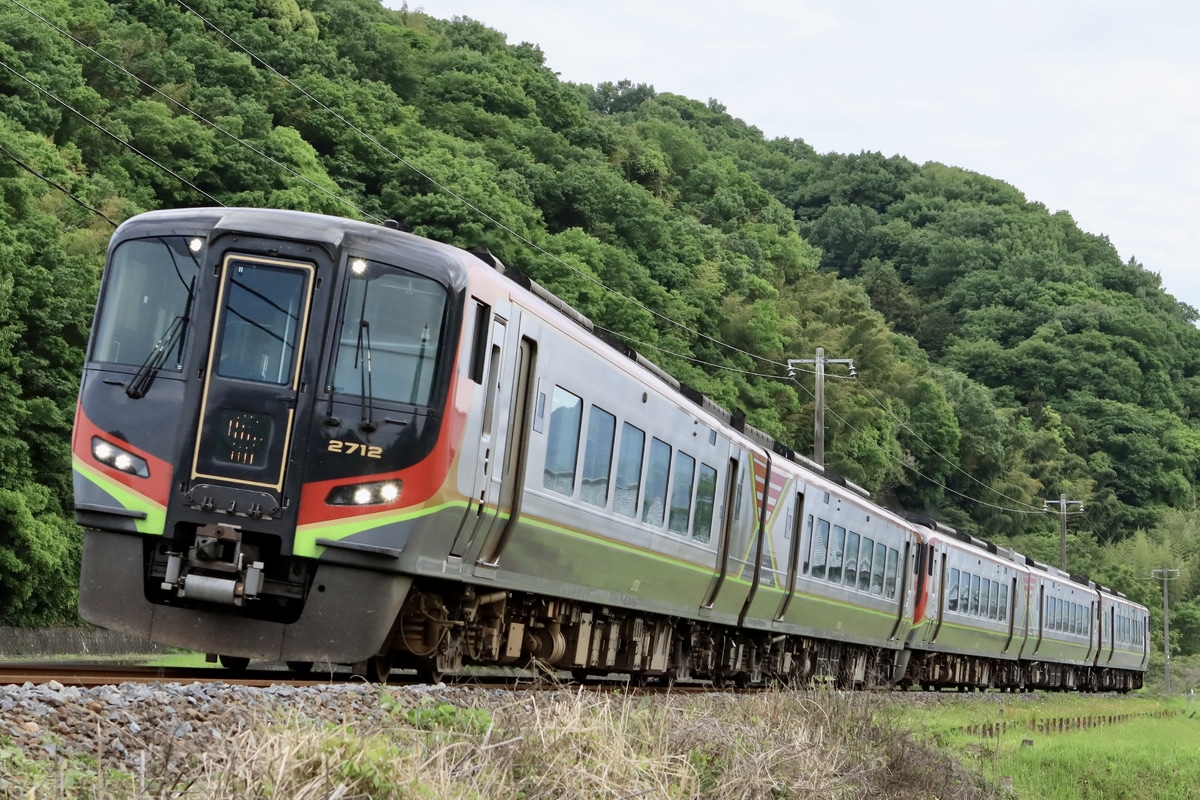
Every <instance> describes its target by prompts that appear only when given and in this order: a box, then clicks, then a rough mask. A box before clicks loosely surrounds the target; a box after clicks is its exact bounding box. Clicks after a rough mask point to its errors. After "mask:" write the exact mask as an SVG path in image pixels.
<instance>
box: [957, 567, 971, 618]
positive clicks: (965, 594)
mask: <svg viewBox="0 0 1200 800" xmlns="http://www.w3.org/2000/svg"><path fill="white" fill-rule="evenodd" d="M958 613H960V614H969V613H971V573H969V572H964V573H963V574H962V577H960V578H959V579H958Z"/></svg>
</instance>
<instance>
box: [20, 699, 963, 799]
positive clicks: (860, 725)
mask: <svg viewBox="0 0 1200 800" xmlns="http://www.w3.org/2000/svg"><path fill="white" fill-rule="evenodd" d="M377 703H378V704H377V705H376V706H373V707H372V709H370V711H371V712H373V713H363V714H359V715H356V721H355V723H354V724H353V725H330V724H328V723H325V722H322V721H320V720H318V719H314V718H312V717H309V716H305V715H302V714H300V713H299V712H298V711H297V710H296V709H295V708H292V707H290V706H286V705H283V704H280V705H277V706H273V707H260V708H256V709H249V710H248V711H247V716H248V717H249V719H248V720H247V723H248V724H245V725H244V727H243V728H242V729H241V730H240V731H236V732H233V731H231V732H229V733H228V735H226V736H223V737H220V742H221V744H220V745H218V746H215V747H214V746H213V742H212V740H211V739H210V740H207V746H206V747H204V748H199V747H196V748H195V749H192V750H187V749H186V746H185V745H183V744H181V743H180V742H172V741H171V740H170V739H164V740H163V741H162V746H161V748H159V749H158V750H156V752H153V753H148V754H147V755H146V756H145V764H146V767H145V768H144V769H140V770H138V769H135V770H127V769H124V768H122V769H121V770H115V769H114V766H115V765H113V764H109V763H107V762H105V763H104V764H98V763H97V762H96V761H95V758H94V757H90V756H77V757H74V758H72V759H68V758H66V757H63V756H61V755H60V757H58V758H51V757H49V756H46V755H45V754H44V753H35V754H32V755H25V754H22V753H20V752H18V751H17V750H16V749H15V748H14V747H13V746H12V745H11V743H6V742H3V741H0V797H9V796H12V797H18V796H19V797H37V798H59V797H85V798H86V797H104V798H111V800H126V799H127V798H128V799H129V800H132V798H143V797H172V796H186V797H188V798H197V799H198V800H208V799H209V798H212V799H214V800H215V798H226V797H271V798H332V797H339V798H350V797H357V798H375V799H376V800H400V798H405V799H406V800H407V799H408V798H446V799H447V800H457V799H458V798H462V800H478V799H482V798H496V800H518V799H520V800H535V799H536V798H556V799H557V798H589V799H591V798H611V799H612V800H618V799H619V798H662V799H663V800H667V799H670V800H682V799H683V798H713V799H714V800H716V799H717V798H720V799H721V800H725V799H726V798H745V799H746V800H758V799H759V798H761V799H762V800H789V799H790V798H797V799H799V798H822V800H824V799H825V798H833V799H834V800H838V799H844V800H851V799H852V798H866V797H873V798H896V799H897V800H927V799H928V798H935V797H936V798H962V799H963V800H967V798H983V797H985V796H986V795H985V794H984V793H983V792H982V791H981V790H980V789H979V787H978V786H977V785H976V784H977V781H976V779H974V778H972V776H971V775H970V774H969V773H967V772H966V771H965V770H963V769H961V768H960V767H959V766H958V765H957V764H956V763H955V762H954V761H953V760H952V759H951V758H949V757H948V756H946V755H944V754H941V753H939V752H937V751H936V750H932V749H929V748H926V747H923V746H922V745H921V744H919V743H918V742H916V741H915V740H914V738H913V737H911V736H909V735H907V734H905V733H903V732H898V731H896V730H895V729H894V728H892V727H891V726H890V725H888V724H886V723H885V724H883V725H880V724H878V723H877V722H876V720H875V718H874V716H873V713H872V710H871V705H872V701H871V698H870V697H867V696H854V695H844V694H838V693H832V692H819V693H798V692H777V693H768V694H761V695H730V694H715V693H714V694H707V695H680V694H673V695H666V696H664V695H659V696H653V697H650V696H634V695H623V694H596V693H592V692H572V691H568V690H559V691H549V692H524V693H494V692H485V691H467V690H454V691H452V692H449V693H438V694H436V695H430V694H426V695H424V696H420V695H415V694H413V693H410V692H406V691H402V690H401V691H393V690H390V689H386V688H385V689H382V690H381V691H380V693H379V695H378V699H377ZM6 787H7V789H8V790H10V791H11V794H6V793H5V792H6Z"/></svg>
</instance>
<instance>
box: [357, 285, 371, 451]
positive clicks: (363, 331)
mask: <svg viewBox="0 0 1200 800" xmlns="http://www.w3.org/2000/svg"><path fill="white" fill-rule="evenodd" d="M364 305H365V303H364ZM354 366H356V367H358V374H359V382H360V383H361V396H362V415H361V416H362V420H361V421H360V422H359V427H360V428H362V429H363V430H365V431H373V430H375V421H374V419H373V418H372V410H373V408H374V406H375V398H374V396H373V389H372V386H371V323H370V322H368V321H367V319H366V318H365V317H363V318H360V319H359V321H358V344H357V345H355V348H354Z"/></svg>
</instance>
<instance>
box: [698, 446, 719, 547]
mask: <svg viewBox="0 0 1200 800" xmlns="http://www.w3.org/2000/svg"><path fill="white" fill-rule="evenodd" d="M716 497H717V471H716V470H715V469H713V468H712V467H710V466H709V465H708V464H701V465H700V481H699V482H698V483H697V484H696V513H695V515H694V516H693V517H692V538H693V539H695V540H696V541H697V542H707V541H708V540H709V537H711V536H712V521H713V509H714V508H715V504H716Z"/></svg>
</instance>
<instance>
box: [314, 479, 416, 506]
mask: <svg viewBox="0 0 1200 800" xmlns="http://www.w3.org/2000/svg"><path fill="white" fill-rule="evenodd" d="M400 486H401V483H400V481H380V482H379V483H351V484H347V485H345V486H336V487H334V488H333V489H331V490H330V491H329V495H328V496H327V497H326V498H325V503H326V504H327V505H331V506H377V505H381V504H383V503H394V502H396V500H397V499H399V497H400Z"/></svg>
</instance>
